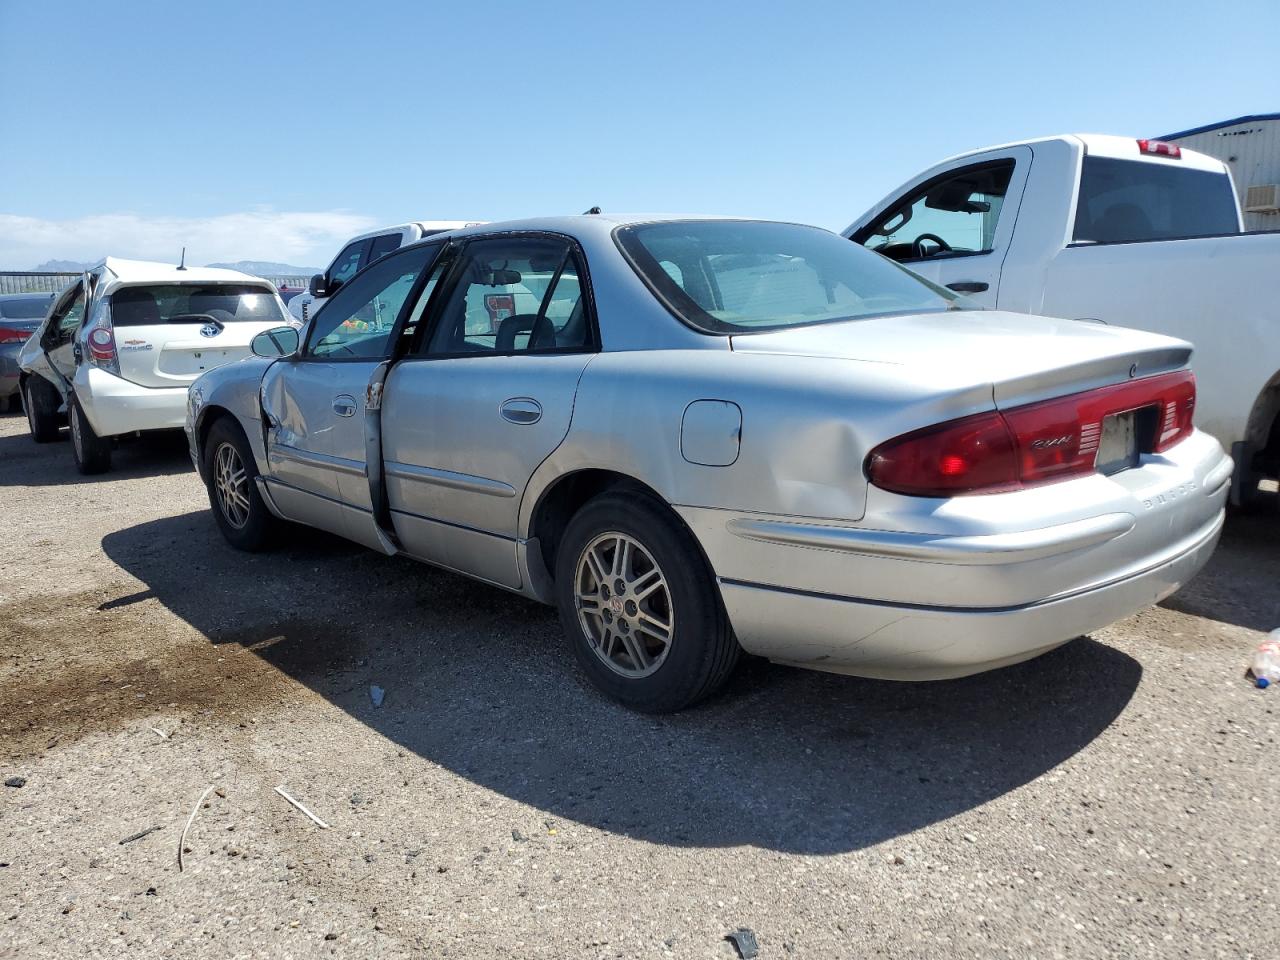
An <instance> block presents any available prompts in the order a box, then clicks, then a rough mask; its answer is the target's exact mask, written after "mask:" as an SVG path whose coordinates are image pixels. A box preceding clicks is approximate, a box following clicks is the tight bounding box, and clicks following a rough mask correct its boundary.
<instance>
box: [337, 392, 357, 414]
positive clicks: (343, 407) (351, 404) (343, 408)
mask: <svg viewBox="0 0 1280 960" xmlns="http://www.w3.org/2000/svg"><path fill="white" fill-rule="evenodd" d="M333 412H334V413H336V414H337V415H338V416H340V417H354V416H355V415H356V398H355V397H348V396H346V395H345V394H344V395H343V396H341V397H334V398H333Z"/></svg>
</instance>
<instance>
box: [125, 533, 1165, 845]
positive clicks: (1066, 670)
mask: <svg viewBox="0 0 1280 960" xmlns="http://www.w3.org/2000/svg"><path fill="white" fill-rule="evenodd" d="M173 543H181V544H182V562H181V563H176V562H174V561H175V557H174V556H173V555H172V548H165V547H160V546H157V545H162V544H173ZM102 545H103V549H104V550H105V551H106V554H107V555H108V556H109V557H110V558H111V559H112V560H113V561H115V562H116V563H117V564H118V565H119V566H120V567H122V568H123V569H124V570H126V571H127V572H128V573H130V574H132V575H133V576H134V577H136V578H138V579H139V580H141V581H142V582H143V583H144V584H145V585H146V590H144V591H140V593H139V594H136V595H134V596H138V597H145V598H151V597H154V598H156V599H158V600H159V602H161V603H162V604H164V605H165V606H167V607H168V608H169V609H170V610H171V611H173V613H175V614H176V615H177V616H179V617H181V618H182V619H184V620H186V621H187V622H188V623H190V624H191V625H192V626H194V627H195V628H196V629H197V630H199V631H201V632H202V633H203V634H204V635H205V636H207V637H208V638H209V639H210V641H211V642H212V643H215V644H232V643H234V644H240V645H242V646H243V647H245V648H247V649H249V650H251V651H253V653H254V654H255V655H257V656H259V657H261V658H262V659H263V660H264V661H266V662H267V663H269V664H271V665H272V666H274V667H275V668H276V669H277V670H279V671H281V672H282V673H284V674H286V675H287V676H289V677H291V678H293V679H294V680H295V681H297V682H298V683H300V684H304V685H305V686H307V687H308V688H310V689H311V690H313V691H315V692H316V693H318V694H320V695H322V696H324V697H325V698H327V699H328V700H329V701H331V702H332V703H333V704H334V705H336V706H338V707H339V708H341V709H342V710H344V711H346V712H348V713H349V714H350V715H351V716H352V717H354V718H356V719H357V720H359V721H360V722H361V723H363V724H365V725H367V726H368V727H369V728H370V729H372V730H374V731H376V732H377V733H379V734H381V735H382V736H384V737H387V738H389V739H390V740H392V741H394V742H396V743H397V744H399V745H400V746H401V747H402V748H404V749H405V750H410V751H413V753H415V754H417V755H418V756H420V757H422V758H424V759H427V760H429V761H431V762H432V763H435V764H440V765H442V766H444V767H446V768H448V769H450V770H452V771H453V772H455V773H456V774H458V775H460V776H463V777H466V778H468V779H469V780H471V781H473V782H475V783H477V784H481V785H483V786H485V787H487V788H489V789H491V790H495V791H498V792H499V793H502V794H503V795H505V796H508V797H510V798H512V799H515V800H518V801H520V802H522V803H526V804H530V805H532V806H534V807H536V808H539V809H540V810H543V811H545V812H546V814H547V816H548V817H554V818H565V819H571V820H576V821H578V822H581V823H584V824H589V825H591V826H594V827H598V828H601V829H604V830H609V831H613V832H617V833H621V834H625V835H628V836H631V837H635V838H638V839H642V840H647V841H650V842H653V843H660V844H671V845H683V846H695V847H710V846H731V845H736V844H751V845H754V846H758V847H764V848H770V849H775V850H779V851H797V852H805V853H833V852H838V851H848V850H854V849H859V848H862V847H866V846H868V845H871V844H875V843H878V842H881V841H884V840H887V839H890V838H893V837H897V836H901V835H903V834H906V833H909V832H911V831H913V830H916V829H919V828H920V827H922V826H925V825H926V824H930V823H935V822H937V821H941V820H945V819H947V818H949V817H953V816H955V815H957V814H959V813H962V812H964V811H968V810H972V809H974V808H976V807H979V806H980V805H982V804H983V803H985V802H987V801H989V800H991V799H993V798H995V797H998V796H1000V795H1002V794H1005V793H1007V792H1008V791H1010V790H1013V789H1016V788H1017V787H1019V786H1021V785H1023V784H1025V783H1028V782H1029V781H1031V780H1033V779H1035V778H1036V777H1038V776H1040V775H1041V774H1043V773H1045V772H1046V771H1048V770H1050V769H1052V768H1053V767H1055V766H1057V765H1058V764H1061V763H1062V762H1064V761H1065V760H1067V759H1069V758H1070V757H1071V756H1073V755H1074V754H1075V753H1077V752H1078V751H1079V750H1081V749H1082V748H1084V747H1085V746H1086V745H1088V744H1089V743H1090V742H1091V741H1092V740H1093V739H1094V738H1095V737H1097V736H1098V735H1099V734H1100V733H1101V732H1102V731H1103V730H1105V729H1106V728H1107V726H1108V725H1109V724H1111V723H1112V722H1113V721H1114V720H1115V718H1116V717H1117V715H1118V714H1119V713H1120V712H1121V711H1122V710H1123V709H1124V707H1125V705H1126V704H1127V703H1128V702H1129V700H1130V698H1131V697H1132V695H1133V693H1134V690H1135V688H1136V687H1137V685H1138V682H1139V680H1140V679H1141V676H1142V668H1141V667H1140V666H1139V664H1138V663H1137V662H1136V661H1135V660H1133V659H1132V658H1130V657H1128V656H1126V655H1125V654H1123V653H1121V652H1119V651H1117V650H1115V649H1113V648H1111V647H1108V646H1105V645H1103V644H1101V643H1097V642H1095V641H1093V640H1090V639H1085V638H1082V639H1078V640H1076V641H1074V642H1072V643H1070V644H1068V645H1066V646H1065V647H1062V648H1060V649H1059V650H1057V651H1054V652H1053V653H1050V654H1048V655H1046V656H1043V657H1040V658H1037V659H1036V660H1034V661H1031V662H1029V663H1026V664H1021V665H1019V666H1015V667H1009V668H1006V669H1003V670H999V671H994V672H991V673H987V674H983V675H979V676H976V677H970V678H967V679H963V680H954V681H947V682H939V683H927V684H904V683H890V682H883V681H872V680H861V679H855V678H849V677H838V676H832V675H827V674H819V673H813V672H807V671H801V670H794V669H788V668H783V667H778V666H774V665H771V664H768V663H764V662H763V661H758V660H751V661H748V662H747V663H745V664H744V665H743V667H742V668H741V669H740V670H739V671H738V673H737V674H736V675H735V676H734V678H733V679H732V681H731V682H730V684H729V688H728V689H727V690H726V691H725V692H724V693H723V694H722V695H720V696H719V697H717V698H715V699H714V700H712V701H711V702H709V703H707V704H704V705H702V706H699V707H697V708H694V709H691V710H688V711H686V712H684V713H681V714H677V715H671V716H662V717H652V716H644V715H640V714H636V713H632V712H630V711H628V710H625V709H623V708H621V707H619V706H617V705H615V704H614V703H612V702H610V701H607V700H605V699H603V698H602V697H600V696H599V695H598V694H596V693H595V692H594V691H593V690H592V689H590V688H589V687H587V686H586V685H585V683H584V682H583V681H582V680H581V679H580V678H579V677H578V676H577V674H576V673H575V671H574V668H573V667H572V665H571V664H572V661H571V658H570V656H569V654H568V651H567V650H566V649H565V647H564V641H563V639H562V637H561V634H560V628H559V624H558V621H557V619H556V617H555V614H554V612H553V611H552V610H550V609H548V608H545V607H542V606H539V605H537V604H534V603H531V602H529V601H526V600H524V599H522V598H520V597H516V596H514V595H511V594H507V593H505V592H502V591H499V590H497V589H494V588H490V587H487V586H485V585H483V584H479V583H476V582H473V581H471V580H468V579H466V578H463V577H460V576H456V575H453V574H450V573H447V572H444V571H440V570H436V569H434V568H431V567H426V566H422V565H420V564H416V563H414V562H412V561H409V560H404V559H400V558H387V557H383V556H379V555H376V554H373V553H371V552H369V551H365V550H363V549H361V548H359V547H355V546H352V545H350V544H348V543H346V542H345V541H342V540H338V539H336V538H330V537H327V536H325V535H322V534H318V533H315V532H305V533H300V534H299V535H298V536H296V537H294V538H292V539H291V541H290V542H289V544H288V545H287V546H285V547H284V548H282V549H281V550H279V551H277V552H275V553H269V554H258V555H246V554H242V553H237V552H236V551H234V550H232V549H231V548H229V547H228V546H226V545H225V544H224V543H223V542H222V540H221V538H220V537H219V536H218V534H217V532H216V530H215V528H214V524H213V521H212V519H211V517H210V516H209V515H208V514H204V513H198V512H197V513H189V514H185V515H182V516H176V517H169V518H166V519H162V520H156V521H153V522H149V523H145V524H141V525H139V526H136V527H132V528H128V529H125V530H121V531H119V532H117V533H113V534H110V535H109V536H107V537H106V538H104V540H103V543H102ZM193 577H195V578H196V579H197V580H198V581H199V582H200V583H202V584H204V585H205V586H206V588H205V589H201V590H193V589H192V582H193ZM128 602H131V598H129V597H124V598H119V599H118V600H117V601H108V602H107V603H106V604H104V606H103V609H112V605H113V603H114V604H116V605H119V604H126V603H128ZM210 682H216V678H213V679H211V681H210ZM371 684H377V685H379V686H381V687H383V688H384V689H385V690H386V700H385V703H384V705H383V706H382V707H381V708H380V709H375V708H374V707H373V705H372V704H371V702H370V695H369V688H370V685H371Z"/></svg>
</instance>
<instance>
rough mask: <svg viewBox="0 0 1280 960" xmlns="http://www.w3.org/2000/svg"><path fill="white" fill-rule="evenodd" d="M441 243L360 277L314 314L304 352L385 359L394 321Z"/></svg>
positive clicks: (413, 249) (380, 265)
mask: <svg viewBox="0 0 1280 960" xmlns="http://www.w3.org/2000/svg"><path fill="white" fill-rule="evenodd" d="M439 249H440V248H439V247H438V246H424V247H410V248H409V249H408V250H405V251H403V252H401V253H398V254H395V255H393V256H389V257H384V258H383V259H382V260H379V261H378V262H377V263H375V264H372V265H371V266H370V267H369V268H368V269H367V270H365V271H363V272H362V273H360V274H358V275H356V276H355V277H354V278H353V279H352V280H351V281H350V282H349V283H347V284H344V285H343V287H342V289H341V290H339V291H338V292H337V293H335V294H334V295H333V297H332V298H331V299H330V300H329V301H328V302H327V303H325V305H324V306H323V307H322V308H321V309H320V311H319V312H318V313H317V314H316V317H315V321H314V322H313V323H312V327H311V333H310V336H309V338H308V347H307V350H306V355H307V356H311V357H316V358H323V359H326V360H370V359H382V358H383V357H386V356H389V355H390V353H391V336H392V334H393V332H394V330H395V325H396V319H397V318H398V317H399V316H400V310H401V308H402V307H403V306H404V303H405V300H406V299H408V297H409V294H410V292H411V291H412V290H413V286H414V284H415V283H416V282H417V280H418V275H419V274H420V273H422V271H423V269H424V268H425V267H426V266H427V264H428V263H430V262H431V261H432V260H433V259H434V258H435V255H436V253H438V252H439Z"/></svg>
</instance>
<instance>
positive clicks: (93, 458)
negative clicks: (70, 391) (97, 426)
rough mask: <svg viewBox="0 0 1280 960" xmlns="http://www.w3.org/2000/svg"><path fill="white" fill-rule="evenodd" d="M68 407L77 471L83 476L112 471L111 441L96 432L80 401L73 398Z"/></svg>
mask: <svg viewBox="0 0 1280 960" xmlns="http://www.w3.org/2000/svg"><path fill="white" fill-rule="evenodd" d="M68 407H69V410H68V415H69V418H70V421H71V454H72V456H73V457H75V461H76V469H77V470H79V471H80V472H81V473H83V474H94V473H106V472H107V471H108V470H110V469H111V440H110V439H109V438H107V437H100V436H98V435H97V434H96V433H95V432H94V430H93V425H92V424H90V423H89V419H88V417H86V416H85V415H84V410H82V409H81V408H80V401H79V400H77V399H76V398H75V397H72V398H71V402H70V403H69V404H68Z"/></svg>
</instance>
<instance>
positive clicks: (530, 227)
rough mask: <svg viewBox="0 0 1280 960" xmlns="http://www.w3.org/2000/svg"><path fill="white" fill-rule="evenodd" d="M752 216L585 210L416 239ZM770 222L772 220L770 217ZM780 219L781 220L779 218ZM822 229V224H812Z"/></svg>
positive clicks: (594, 232) (587, 231) (575, 232)
mask: <svg viewBox="0 0 1280 960" xmlns="http://www.w3.org/2000/svg"><path fill="white" fill-rule="evenodd" d="M752 219H756V218H752V217H722V216H710V215H705V214H684V213H584V214H578V215H576V216H562V217H527V218H525V219H523V220H495V221H493V222H492V223H483V224H475V225H473V226H469V227H465V228H460V229H457V230H449V231H446V232H444V233H437V234H434V235H432V236H430V237H424V238H423V239H422V240H419V241H418V243H438V242H439V241H440V240H441V239H443V238H445V237H472V236H488V235H490V234H495V233H516V232H532V233H563V234H565V235H567V236H570V237H585V236H601V235H605V236H607V235H608V234H610V233H612V232H613V231H614V230H615V229H617V228H618V227H626V226H633V225H635V224H639V223H664V222H675V221H687V220H740V221H746V220H752ZM770 222H772V221H770ZM778 222H782V221H778ZM815 229H821V228H815Z"/></svg>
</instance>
